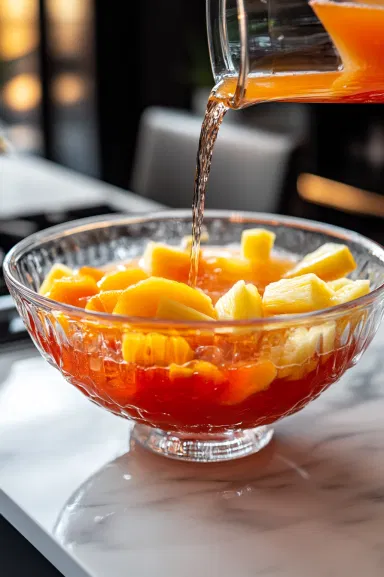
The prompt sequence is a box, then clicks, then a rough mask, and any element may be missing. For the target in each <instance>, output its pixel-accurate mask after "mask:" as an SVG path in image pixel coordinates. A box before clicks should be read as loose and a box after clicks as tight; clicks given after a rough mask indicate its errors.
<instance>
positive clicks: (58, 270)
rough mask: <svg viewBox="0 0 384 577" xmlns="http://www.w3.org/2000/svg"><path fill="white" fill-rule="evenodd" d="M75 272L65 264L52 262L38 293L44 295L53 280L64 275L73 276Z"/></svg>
mask: <svg viewBox="0 0 384 577" xmlns="http://www.w3.org/2000/svg"><path fill="white" fill-rule="evenodd" d="M74 274H75V273H74V272H73V270H72V269H71V268H69V267H68V266H65V264H54V265H53V267H52V268H51V270H50V271H49V273H48V274H47V276H46V277H45V279H44V281H43V283H42V285H41V287H40V289H39V293H40V294H41V295H46V294H47V293H48V292H49V291H50V290H51V289H52V286H53V283H54V281H56V280H59V279H61V278H64V277H70V276H73V275H74Z"/></svg>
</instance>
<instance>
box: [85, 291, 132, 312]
mask: <svg viewBox="0 0 384 577" xmlns="http://www.w3.org/2000/svg"><path fill="white" fill-rule="evenodd" d="M122 292H123V291H121V290H111V291H104V292H101V293H99V294H97V295H94V296H93V297H91V298H90V299H89V301H88V302H87V304H86V306H85V310H86V311H97V312H101V313H112V312H113V309H114V308H115V306H116V303H117V301H118V300H119V297H120V295H121V293H122Z"/></svg>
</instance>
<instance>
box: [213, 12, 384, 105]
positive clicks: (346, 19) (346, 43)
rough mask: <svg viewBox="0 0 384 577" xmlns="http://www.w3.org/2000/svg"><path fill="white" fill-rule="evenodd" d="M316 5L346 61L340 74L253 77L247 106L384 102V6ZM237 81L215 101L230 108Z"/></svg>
mask: <svg viewBox="0 0 384 577" xmlns="http://www.w3.org/2000/svg"><path fill="white" fill-rule="evenodd" d="M311 6H312V8H313V10H314V11H315V13H316V15H317V16H318V18H319V19H320V21H321V22H322V24H323V26H324V27H325V29H326V30H327V32H328V34H329V35H330V37H331V39H332V41H333V43H334V45H335V47H336V49H337V50H338V52H339V55H340V57H341V59H342V62H343V68H342V70H340V71H335V72H306V73H294V74H287V73H277V74H270V75H265V76H256V75H255V76H251V77H250V78H249V79H248V81H247V86H246V91H245V96H244V98H243V102H242V105H244V106H249V105H251V104H255V103H257V102H262V101H271V100H285V101H292V100H294V101H298V100H300V101H310V102H323V101H326V102H355V103H357V102H384V64H383V55H384V4H383V2H381V3H379V2H375V1H374V0H370V3H369V4H367V3H365V2H359V3H342V4H339V3H335V2H328V1H322V0H312V2H311ZM236 85H237V78H228V79H225V80H224V81H223V82H222V83H221V84H219V85H218V87H217V88H216V91H215V97H216V98H217V99H218V100H221V101H223V102H225V103H226V104H227V105H228V106H231V102H232V98H233V95H234V93H235V90H236Z"/></svg>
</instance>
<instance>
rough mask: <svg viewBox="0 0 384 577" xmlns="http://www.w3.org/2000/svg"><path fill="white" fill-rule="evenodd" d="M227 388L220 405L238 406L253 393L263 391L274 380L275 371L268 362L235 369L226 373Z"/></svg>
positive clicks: (272, 365) (273, 366)
mask: <svg viewBox="0 0 384 577" xmlns="http://www.w3.org/2000/svg"><path fill="white" fill-rule="evenodd" d="M226 375H227V377H228V380H229V383H230V385H229V387H228V389H227V390H226V392H225V394H224V395H223V397H222V398H221V404H222V405H238V404H239V403H242V402H243V401H245V399H247V398H248V397H250V396H251V395H254V394H255V393H258V392H260V391H265V390H266V389H268V387H269V385H270V384H271V383H272V381H273V380H274V379H275V378H276V375H277V369H276V367H275V365H274V364H273V363H272V362H271V361H268V360H265V361H259V362H257V363H256V364H254V365H249V366H243V367H236V368H234V369H230V370H228V371H227V373H226Z"/></svg>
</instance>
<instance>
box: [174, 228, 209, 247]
mask: <svg viewBox="0 0 384 577" xmlns="http://www.w3.org/2000/svg"><path fill="white" fill-rule="evenodd" d="M208 241H209V234H208V233H207V232H202V233H201V235H200V243H201V244H202V243H204V242H208ZM192 244H193V236H192V235H191V234H189V235H187V236H184V237H183V239H182V241H181V247H182V249H183V250H186V251H188V252H191V250H192Z"/></svg>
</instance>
